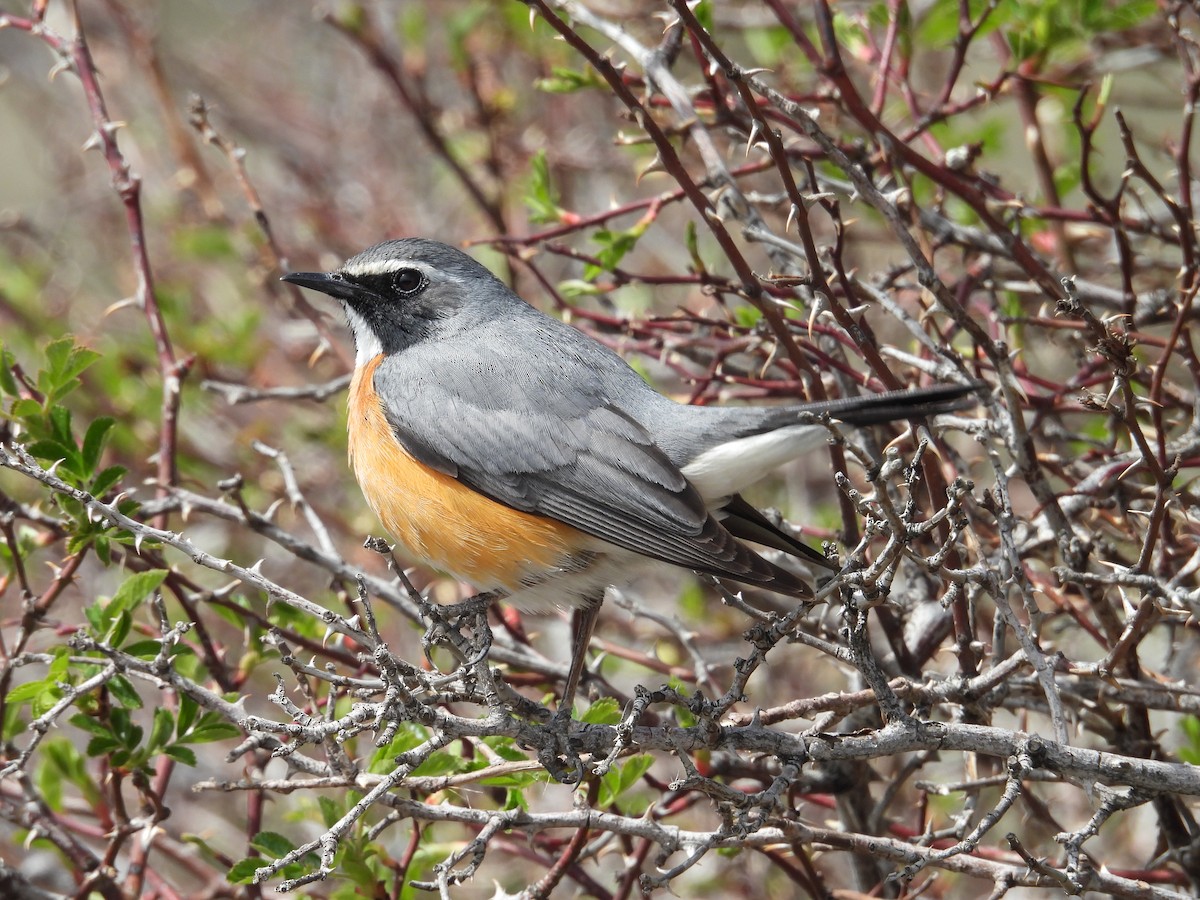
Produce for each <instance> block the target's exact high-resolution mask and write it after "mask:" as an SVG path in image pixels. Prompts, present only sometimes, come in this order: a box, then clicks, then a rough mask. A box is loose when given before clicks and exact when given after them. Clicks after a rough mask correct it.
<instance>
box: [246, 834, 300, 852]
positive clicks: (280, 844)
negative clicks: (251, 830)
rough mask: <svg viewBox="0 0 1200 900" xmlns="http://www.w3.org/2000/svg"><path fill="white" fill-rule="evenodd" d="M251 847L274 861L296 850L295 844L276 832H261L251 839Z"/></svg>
mask: <svg viewBox="0 0 1200 900" xmlns="http://www.w3.org/2000/svg"><path fill="white" fill-rule="evenodd" d="M250 846H251V847H253V848H254V849H255V850H257V851H259V852H260V853H265V854H267V856H269V857H271V858H272V859H279V858H280V857H282V856H287V855H288V854H289V853H291V852H292V851H293V850H295V849H296V845H295V844H293V843H292V842H291V841H289V840H288V839H287V838H285V837H284V836H283V835H282V834H278V833H276V832H274V831H260V832H259V833H258V834H256V835H255V836H254V837H253V838H252V839H251V841H250Z"/></svg>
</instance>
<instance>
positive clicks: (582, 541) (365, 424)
mask: <svg viewBox="0 0 1200 900" xmlns="http://www.w3.org/2000/svg"><path fill="white" fill-rule="evenodd" d="M382 360H383V357H382V356H377V357H375V359H373V360H371V362H369V363H368V364H367V365H365V366H362V367H361V368H359V369H358V370H356V371H355V373H354V377H353V379H352V380H351V382H350V404H349V423H348V425H349V435H350V464H351V466H352V467H353V469H354V474H355V476H356V477H357V478H358V483H359V485H360V486H361V487H362V491H363V494H364V495H365V496H366V498H367V502H368V503H369V504H370V505H371V508H372V509H373V510H375V514H376V515H377V516H378V517H379V520H380V522H382V523H383V526H384V528H386V529H387V530H388V531H389V532H390V533H391V534H392V536H393V537H395V538H396V540H397V541H399V542H400V544H401V545H402V546H403V547H404V548H406V549H407V550H408V552H409V553H410V554H411V555H412V556H413V557H414V558H416V559H419V560H421V561H423V562H425V563H428V564H429V565H431V566H433V567H435V568H437V569H439V570H441V571H443V572H448V573H450V574H452V575H454V576H455V577H456V578H459V579H461V580H463V581H467V582H469V583H471V584H472V585H473V586H474V587H475V588H476V589H477V590H480V591H488V590H494V589H496V588H504V589H506V590H509V591H515V590H518V589H519V588H521V587H522V586H523V585H527V584H530V583H532V582H533V581H536V580H538V579H539V578H540V577H541V576H542V575H543V574H545V573H548V572H552V571H554V570H556V569H558V568H560V567H562V566H569V565H570V560H571V557H572V555H573V554H574V553H577V552H578V551H579V550H580V549H582V548H584V547H586V546H587V543H588V539H587V536H586V535H584V534H583V533H582V532H580V531H578V530H576V529H574V528H572V527H570V526H569V525H564V524H563V523H561V522H557V521H555V520H554V519H548V518H545V517H543V516H535V515H531V514H529V513H523V512H520V511H518V510H515V509H511V508H509V507H507V506H504V505H503V504H500V503H496V502H495V501H494V500H489V499H488V498H487V497H484V496H483V495H482V494H478V493H476V492H475V491H473V490H471V489H470V488H468V487H466V486H464V485H463V484H462V483H460V482H459V481H457V480H456V479H454V478H451V477H449V476H448V475H444V474H442V473H441V472H437V471H435V470H433V469H430V468H429V467H427V466H425V465H422V464H421V463H419V462H417V461H416V460H415V459H413V458H412V457H411V456H409V455H408V453H407V452H406V451H405V450H404V448H403V447H402V446H401V445H400V443H399V441H397V440H396V438H395V436H394V434H393V432H392V428H391V426H390V425H389V424H388V422H387V419H386V417H385V416H384V413H383V408H382V406H381V405H380V403H379V399H378V397H377V396H376V394H375V388H374V374H375V369H376V367H378V365H379V363H380V362H381V361H382Z"/></svg>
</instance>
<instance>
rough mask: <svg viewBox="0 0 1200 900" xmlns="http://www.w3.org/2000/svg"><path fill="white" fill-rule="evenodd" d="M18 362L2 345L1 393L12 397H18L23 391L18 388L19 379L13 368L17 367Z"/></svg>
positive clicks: (0, 360)
mask: <svg viewBox="0 0 1200 900" xmlns="http://www.w3.org/2000/svg"><path fill="white" fill-rule="evenodd" d="M16 362H17V361H16V359H15V358H14V357H13V355H12V353H10V352H9V351H8V350H5V349H4V345H3V344H0V391H3V392H4V393H6V394H8V395H9V396H10V397H15V396H17V394H18V393H20V390H21V389H20V388H19V387H18V386H17V378H16V376H15V375H14V374H13V366H14V365H16Z"/></svg>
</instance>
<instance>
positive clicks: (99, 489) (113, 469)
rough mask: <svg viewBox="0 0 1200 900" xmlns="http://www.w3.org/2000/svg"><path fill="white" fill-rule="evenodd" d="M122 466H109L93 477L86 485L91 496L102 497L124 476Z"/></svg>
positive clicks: (124, 471)
mask: <svg viewBox="0 0 1200 900" xmlns="http://www.w3.org/2000/svg"><path fill="white" fill-rule="evenodd" d="M126 471H127V470H126V468H125V467H124V466H109V467H108V468H107V469H105V470H104V471H103V472H101V473H100V474H99V475H97V476H96V477H95V479H94V480H93V481H92V483H91V484H90V485H89V486H88V493H89V494H91V495H92V496H93V497H103V496H104V495H105V494H107V493H108V492H109V490H110V489H111V488H112V487H113V485H115V484H116V483H117V482H118V481H120V480H121V479H122V478H124V477H125V473H126Z"/></svg>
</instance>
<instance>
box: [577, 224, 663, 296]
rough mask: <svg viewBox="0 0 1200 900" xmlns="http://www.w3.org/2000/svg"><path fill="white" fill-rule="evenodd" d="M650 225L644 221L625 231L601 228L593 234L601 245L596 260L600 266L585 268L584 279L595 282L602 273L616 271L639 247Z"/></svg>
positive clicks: (594, 239)
mask: <svg viewBox="0 0 1200 900" xmlns="http://www.w3.org/2000/svg"><path fill="white" fill-rule="evenodd" d="M648 224H649V223H648V222H646V221H644V220H643V221H641V222H638V223H637V224H636V225H634V226H633V227H632V228H629V229H627V230H625V231H611V230H610V229H608V228H601V229H600V230H599V231H597V232H596V233H595V234H593V235H592V240H593V241H595V242H596V243H597V244H599V245H600V249H599V250H598V251H597V252H596V259H597V260H599V262H600V265H599V266H596V265H587V266H584V267H583V277H584V278H585V279H587V280H588V281H594V280H595V279H596V278H598V277H599V276H600V274H601V273H602V272H611V271H613V270H614V269H616V268H617V266H619V265H620V264H621V260H622V259H624V258H625V255H626V254H627V253H629V251H630V250H632V249H633V248H634V247H635V246H636V245H637V242H638V239H639V238H640V237H641V236H642V235H643V234H645V233H646V228H647V227H648Z"/></svg>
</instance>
